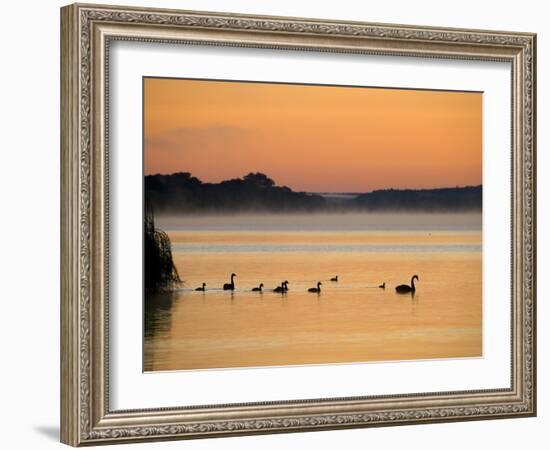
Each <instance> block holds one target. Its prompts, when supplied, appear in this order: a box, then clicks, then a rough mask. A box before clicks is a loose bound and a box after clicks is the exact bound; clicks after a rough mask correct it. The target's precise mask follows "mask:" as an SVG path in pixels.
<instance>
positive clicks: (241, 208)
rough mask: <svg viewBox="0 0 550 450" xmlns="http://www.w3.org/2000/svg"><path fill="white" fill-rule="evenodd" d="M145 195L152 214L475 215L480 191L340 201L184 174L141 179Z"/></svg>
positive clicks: (255, 180)
mask: <svg viewBox="0 0 550 450" xmlns="http://www.w3.org/2000/svg"><path fill="white" fill-rule="evenodd" d="M145 193H146V195H147V197H148V199H149V201H150V202H151V205H152V207H153V208H154V209H155V211H156V212H157V213H170V214H179V213H190V212H191V213H199V212H224V213H227V212H236V213H238V212H252V211H259V212H299V211H302V212H321V211H341V210H350V211H352V210H368V211H434V212H435V211H439V212H442V211H468V210H473V211H480V210H481V204H482V187H481V186H468V187H454V188H441V189H385V190H376V191H373V192H369V193H365V194H358V195H357V196H355V197H354V196H351V198H350V199H349V200H346V201H342V200H339V201H336V200H331V198H330V197H329V196H323V195H319V194H311V193H305V192H295V191H293V190H292V189H290V188H288V187H286V186H277V185H276V184H275V182H274V181H273V180H272V179H271V178H269V177H268V176H267V175H265V174H263V173H249V174H248V175H246V176H244V177H242V178H234V179H231V180H226V181H222V182H220V183H203V182H202V181H201V180H199V179H198V178H196V177H194V176H192V175H191V174H190V173H188V172H180V173H174V174H171V175H148V176H146V177H145Z"/></svg>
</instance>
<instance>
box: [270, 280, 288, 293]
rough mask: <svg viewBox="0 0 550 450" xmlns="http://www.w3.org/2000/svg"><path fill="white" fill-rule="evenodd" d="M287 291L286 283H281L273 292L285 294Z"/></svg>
mask: <svg viewBox="0 0 550 450" xmlns="http://www.w3.org/2000/svg"><path fill="white" fill-rule="evenodd" d="M284 291H285V282H284V281H283V282H281V285H280V286H277V287H276V288H275V289H273V292H284Z"/></svg>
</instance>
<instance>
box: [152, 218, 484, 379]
mask: <svg viewBox="0 0 550 450" xmlns="http://www.w3.org/2000/svg"><path fill="white" fill-rule="evenodd" d="M481 224H482V216H481V213H479V212H476V213H460V214H452V213H449V214H441V213H434V214H427V213H413V214H411V213H403V212H396V213H372V212H370V213H347V214H326V213H323V214H319V213H314V214H303V213H300V214H284V215H281V214H235V215H229V214H208V215H188V216H159V217H157V226H158V227H159V228H161V229H163V230H164V231H166V232H167V233H168V235H169V237H170V239H171V241H172V250H173V255H174V261H175V264H176V266H177V269H178V271H179V273H180V275H181V277H182V279H183V280H184V285H183V287H182V288H181V289H179V290H178V291H176V292H174V293H171V294H157V295H155V296H149V297H146V318H145V348H144V350H145V352H144V361H145V364H144V366H145V370H147V371H152V370H182V369H204V368H228V367H248V366H280V365H282V366H284V365H294V364H328V363H342V362H360V361H385V360H406V359H418V358H422V359H424V358H453V357H476V356H481V354H482V345H481V343H482V327H481V324H482V314H481V311H482V297H481V292H482V291H481V287H482V284H481V283H482V279H481V275H482V271H481V266H482V233H481ZM233 272H234V273H236V274H237V278H236V279H235V290H234V291H233V292H231V291H224V290H223V289H222V286H223V284H224V283H227V282H229V276H230V274H231V273H233ZM413 274H417V275H418V276H419V278H420V280H419V282H418V283H417V291H416V293H415V295H414V296H411V295H398V294H396V293H395V286H396V285H398V284H403V283H405V284H410V280H411V276H412V275H413ZM335 275H338V277H339V281H338V282H331V281H330V278H332V277H334V276H335ZM284 280H288V281H289V291H288V292H287V293H286V294H280V293H276V292H273V289H274V288H275V287H276V286H279V285H280V284H281V282H282V281H284ZM318 281H321V282H322V287H321V292H320V293H319V294H316V293H309V292H308V291H307V290H308V288H310V287H313V286H315V285H316V283H317V282H318ZM203 282H204V283H206V286H207V287H206V292H197V291H195V288H196V287H198V286H200V285H201V284H202V283H203ZM260 283H263V284H264V286H265V288H264V291H263V293H257V292H252V291H251V289H252V288H253V287H256V286H258V285H259V284H260ZM381 283H386V289H380V288H378V286H379V285H380V284H381Z"/></svg>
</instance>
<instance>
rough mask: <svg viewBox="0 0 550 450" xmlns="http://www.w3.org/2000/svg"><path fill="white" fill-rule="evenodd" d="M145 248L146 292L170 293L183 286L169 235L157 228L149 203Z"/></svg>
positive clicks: (144, 236) (146, 206)
mask: <svg viewBox="0 0 550 450" xmlns="http://www.w3.org/2000/svg"><path fill="white" fill-rule="evenodd" d="M144 217H145V218H144V224H143V225H144V226H143V247H144V252H143V253H144V255H143V256H144V258H145V270H144V272H145V273H144V278H145V290H146V291H149V292H162V291H170V290H172V289H174V288H176V287H178V286H179V285H181V279H180V276H179V274H178V270H177V269H176V266H175V265H174V260H173V259H172V246H171V244H170V238H169V237H168V235H167V234H166V233H165V232H164V231H162V230H159V229H157V228H155V217H154V214H153V209H152V207H151V206H150V204H149V202H147V201H146V203H145V214H144Z"/></svg>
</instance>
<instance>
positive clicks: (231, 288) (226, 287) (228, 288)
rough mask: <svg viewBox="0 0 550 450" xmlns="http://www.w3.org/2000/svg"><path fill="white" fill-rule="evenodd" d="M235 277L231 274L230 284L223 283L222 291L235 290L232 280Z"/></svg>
mask: <svg viewBox="0 0 550 450" xmlns="http://www.w3.org/2000/svg"><path fill="white" fill-rule="evenodd" d="M236 276H237V275H236V274H234V273H232V274H231V283H225V284H224V285H223V290H224V291H233V290H234V289H235V282H234V281H233V278H235V277H236Z"/></svg>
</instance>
